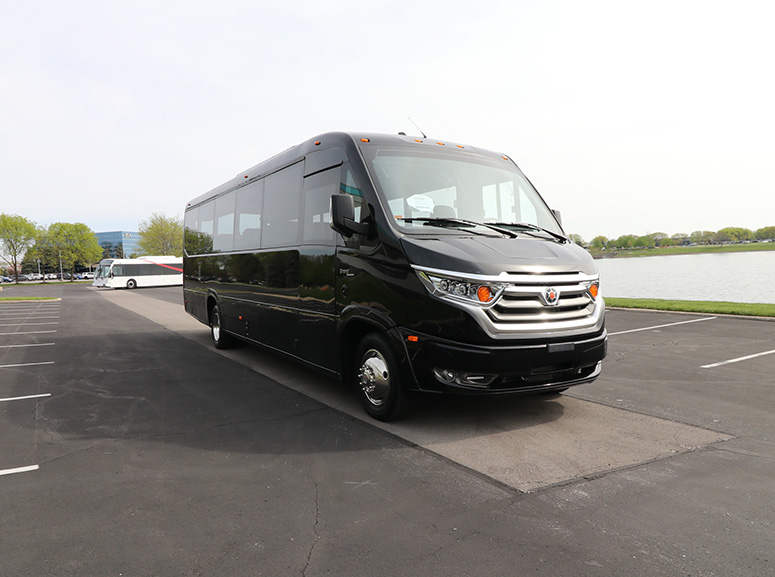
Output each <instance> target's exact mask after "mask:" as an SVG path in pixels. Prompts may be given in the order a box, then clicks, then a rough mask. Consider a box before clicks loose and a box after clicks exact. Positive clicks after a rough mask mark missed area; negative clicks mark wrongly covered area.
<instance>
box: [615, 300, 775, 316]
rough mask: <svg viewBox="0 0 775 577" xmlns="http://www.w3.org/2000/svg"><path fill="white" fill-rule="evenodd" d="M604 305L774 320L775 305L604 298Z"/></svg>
mask: <svg viewBox="0 0 775 577" xmlns="http://www.w3.org/2000/svg"><path fill="white" fill-rule="evenodd" d="M605 303H606V305H608V306H610V307H621V308H628V309H652V310H658V311H680V312H689V313H704V314H712V315H742V316H754V317H773V318H775V304H764V303H731V302H725V301H673V300H662V299H623V298H611V297H606V299H605Z"/></svg>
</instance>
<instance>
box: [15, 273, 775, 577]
mask: <svg viewBox="0 0 775 577" xmlns="http://www.w3.org/2000/svg"><path fill="white" fill-rule="evenodd" d="M14 294H16V295H24V294H35V295H44V294H45V295H46V296H54V297H59V298H61V299H62V300H61V301H53V302H36V303H0V325H2V326H0V411H1V412H0V434H2V438H3V440H4V443H3V451H2V452H0V504H1V505H0V522H1V523H2V526H3V537H2V539H0V554H2V558H3V563H2V569H0V574H2V575H35V576H44V575H79V576H84V575H100V576H103V575H163V576H167V575H304V576H309V577H311V576H315V575H359V576H368V575H375V576H376V575H380V576H384V575H423V576H427V575H442V574H446V575H454V576H457V575H476V576H481V575H488V576H489V575H504V576H505V575H522V574H536V575H552V576H555V577H557V576H565V575H568V576H571V575H573V576H578V575H602V576H609V575H628V576H631V575H671V576H672V575H693V576H710V575H724V576H732V575H741V576H742V575H745V576H747V577H750V576H759V575H772V574H773V573H775V570H774V569H773V561H774V560H773V557H772V554H771V550H772V536H773V530H772V524H773V520H775V510H774V509H773V505H772V504H773V503H775V487H774V486H773V483H772V478H773V474H775V443H774V442H773V441H774V435H775V417H774V416H773V411H772V407H773V399H774V398H775V392H774V391H773V387H774V386H775V379H774V378H773V374H775V370H774V369H775V324H773V323H772V322H768V321H762V320H756V319H743V318H733V317H709V316H701V315H680V314H667V313H653V312H643V311H624V310H613V311H609V316H608V329H609V332H610V335H611V336H610V345H609V357H608V359H606V361H605V366H604V373H603V376H602V377H601V378H600V379H598V380H597V381H596V382H595V383H592V384H589V385H583V386H581V387H577V388H575V389H572V390H570V391H568V392H567V393H565V394H563V395H559V396H553V397H548V398H536V397H513V398H509V399H497V400H495V399H478V400H465V401H461V400H456V399H449V400H442V401H440V402H432V401H426V402H423V403H421V404H420V406H419V407H418V410H417V412H416V413H415V414H414V415H413V416H412V417H411V418H410V419H407V420H406V421H402V422H399V423H391V424H382V423H377V422H374V421H371V420H367V418H366V417H365V416H364V415H363V414H362V410H361V409H360V407H359V405H358V403H357V399H356V398H355V396H354V395H353V394H351V392H350V391H347V390H345V389H344V388H343V387H342V386H340V385H339V384H338V383H337V382H335V381H333V380H331V379H327V378H324V377H321V376H320V375H318V374H317V373H314V372H311V371H308V370H306V369H304V368H302V367H299V366H297V365H295V364H294V363H292V362H289V361H286V360H284V359H282V358H279V357H277V356H275V355H272V354H268V353H264V352H261V351H259V350H257V349H256V348H254V347H242V348H238V349H235V350H229V351H215V350H214V349H212V347H211V346H210V345H209V332H208V330H207V328H206V327H204V326H203V325H201V324H199V323H197V322H196V321H194V320H193V319H191V318H190V317H188V316H187V315H186V314H185V313H183V312H182V306H181V305H180V300H181V297H180V289H179V288H178V289H145V290H137V291H112V290H105V289H102V290H97V289H93V288H91V287H89V286H85V285H79V284H75V285H50V286H46V287H28V286H25V287H21V286H20V287H14V288H13V289H12V290H6V291H4V292H3V293H2V296H12V295H14Z"/></svg>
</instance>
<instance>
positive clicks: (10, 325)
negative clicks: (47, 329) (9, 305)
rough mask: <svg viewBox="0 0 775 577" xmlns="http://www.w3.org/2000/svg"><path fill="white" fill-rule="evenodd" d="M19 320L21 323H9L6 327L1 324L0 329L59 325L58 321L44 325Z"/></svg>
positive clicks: (47, 322)
mask: <svg viewBox="0 0 775 577" xmlns="http://www.w3.org/2000/svg"><path fill="white" fill-rule="evenodd" d="M19 320H20V321H21V322H18V323H11V324H8V325H5V324H2V325H0V327H18V326H20V325H26V326H38V325H58V324H59V321H46V322H45V323H28V322H24V319H19ZM36 320H37V319H36Z"/></svg>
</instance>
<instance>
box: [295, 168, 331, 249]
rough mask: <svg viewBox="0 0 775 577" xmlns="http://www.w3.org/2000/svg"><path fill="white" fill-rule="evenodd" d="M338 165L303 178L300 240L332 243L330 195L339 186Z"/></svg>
mask: <svg viewBox="0 0 775 577" xmlns="http://www.w3.org/2000/svg"><path fill="white" fill-rule="evenodd" d="M339 173H340V171H339V167H336V168H331V169H329V170H324V171H323V172H318V173H317V174H313V175H312V176H308V177H306V178H305V179H304V217H303V219H302V241H303V242H306V243H313V242H319V243H327V244H329V243H332V242H333V240H334V231H333V229H332V228H331V214H330V212H329V211H330V210H331V195H332V194H336V193H337V192H338V190H337V189H338V188H339Z"/></svg>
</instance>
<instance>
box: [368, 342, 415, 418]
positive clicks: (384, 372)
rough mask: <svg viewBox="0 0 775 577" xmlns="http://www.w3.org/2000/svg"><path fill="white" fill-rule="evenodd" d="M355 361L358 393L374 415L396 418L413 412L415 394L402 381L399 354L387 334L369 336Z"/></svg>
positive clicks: (370, 413) (375, 416) (369, 412)
mask: <svg viewBox="0 0 775 577" xmlns="http://www.w3.org/2000/svg"><path fill="white" fill-rule="evenodd" d="M355 360H356V363H357V364H356V367H355V368H356V376H355V378H356V385H357V389H358V396H359V398H360V401H361V404H362V405H363V408H364V409H365V410H366V413H368V415H369V416H370V417H373V418H374V419H377V420H378V421H395V420H397V419H400V418H402V417H405V416H407V415H408V414H409V413H410V412H411V411H412V409H413V408H414V405H415V397H414V395H412V394H411V393H410V392H409V391H407V390H406V387H405V386H404V383H403V382H402V381H401V374H400V372H399V369H398V363H397V361H396V358H395V354H394V353H393V349H391V347H390V343H389V342H388V341H387V339H386V338H385V337H384V336H382V335H381V334H378V333H371V334H368V335H366V336H365V337H364V338H363V340H362V341H361V342H360V344H359V345H358V349H357V352H356V356H355Z"/></svg>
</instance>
